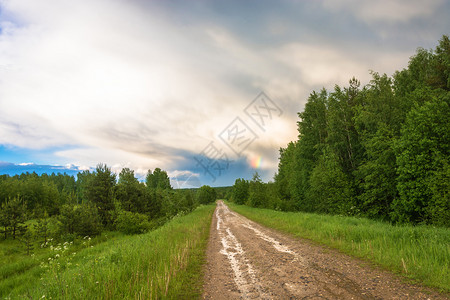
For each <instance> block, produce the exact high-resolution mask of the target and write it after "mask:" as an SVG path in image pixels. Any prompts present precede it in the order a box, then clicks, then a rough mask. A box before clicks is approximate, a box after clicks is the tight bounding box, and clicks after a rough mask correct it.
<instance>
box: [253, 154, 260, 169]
mask: <svg viewBox="0 0 450 300" xmlns="http://www.w3.org/2000/svg"><path fill="white" fill-rule="evenodd" d="M261 164H262V157H261V156H260V155H258V156H255V157H253V158H252V159H251V160H250V166H251V167H252V168H254V169H259V168H260V167H261Z"/></svg>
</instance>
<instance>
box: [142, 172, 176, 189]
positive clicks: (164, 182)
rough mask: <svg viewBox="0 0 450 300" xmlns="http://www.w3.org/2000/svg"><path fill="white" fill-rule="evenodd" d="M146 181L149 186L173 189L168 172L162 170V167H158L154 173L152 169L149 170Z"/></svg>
mask: <svg viewBox="0 0 450 300" xmlns="http://www.w3.org/2000/svg"><path fill="white" fill-rule="evenodd" d="M145 183H146V184H147V187H149V188H154V189H156V188H160V189H163V190H166V189H172V186H171V185H170V178H169V176H168V175H167V172H166V171H163V170H161V169H160V168H156V169H155V170H154V171H153V173H152V171H151V170H148V172H147V176H146V177H145Z"/></svg>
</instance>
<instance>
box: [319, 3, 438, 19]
mask: <svg viewBox="0 0 450 300" xmlns="http://www.w3.org/2000/svg"><path fill="white" fill-rule="evenodd" d="M443 3H444V0H431V1H426V2H424V1H421V0H413V1H411V0H382V1H359V0H341V1H333V0H324V1H323V5H324V7H326V8H328V9H331V10H334V11H345V10H347V11H351V12H353V15H354V16H355V17H357V18H358V19H360V20H362V21H364V22H367V23H381V22H391V23H404V22H409V21H411V20H412V19H415V18H426V17H430V16H432V15H433V13H435V12H436V10H437V9H439V7H440V6H441V5H442V4H443Z"/></svg>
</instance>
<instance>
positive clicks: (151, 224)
mask: <svg viewBox="0 0 450 300" xmlns="http://www.w3.org/2000/svg"><path fill="white" fill-rule="evenodd" d="M215 199H216V190H215V189H213V188H211V187H209V186H202V187H201V188H199V189H197V190H189V189H185V190H181V189H180V190H174V189H172V187H171V185H170V179H169V177H168V175H167V172H166V171H164V170H161V169H160V168H156V169H155V170H154V171H153V172H152V171H151V170H149V171H148V173H147V176H146V178H145V183H144V182H140V181H139V180H138V179H137V178H136V177H135V174H134V171H133V170H130V169H128V168H124V169H122V171H121V172H120V174H119V175H118V178H117V176H116V174H115V173H114V172H112V171H111V169H110V168H109V167H108V166H107V165H105V164H99V165H98V166H97V168H96V169H95V171H93V172H90V171H83V172H80V173H78V175H77V178H75V177H74V176H69V175H67V174H60V173H58V174H51V175H48V174H45V173H44V174H42V175H38V174H36V173H25V174H21V175H15V176H9V175H1V176H0V206H1V210H0V234H1V236H2V237H3V239H5V240H6V239H18V240H20V241H23V242H24V244H25V246H26V248H27V247H28V248H30V247H32V245H33V243H35V242H37V241H39V242H40V243H41V246H42V245H44V246H45V245H46V243H47V241H48V240H49V239H57V240H65V241H72V240H74V239H75V238H77V237H93V236H96V235H99V234H100V233H101V232H102V231H104V230H107V231H114V230H117V231H121V232H123V233H125V234H136V233H144V232H147V231H149V230H151V229H154V228H156V227H159V226H161V225H162V224H164V223H165V222H167V221H168V220H170V219H171V218H172V217H174V216H176V215H182V214H186V213H188V212H191V211H192V210H194V209H195V208H196V207H197V206H198V205H200V204H208V203H211V202H213V201H214V200H215Z"/></svg>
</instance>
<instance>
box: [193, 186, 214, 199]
mask: <svg viewBox="0 0 450 300" xmlns="http://www.w3.org/2000/svg"><path fill="white" fill-rule="evenodd" d="M214 201H216V191H215V190H214V189H213V188H212V187H210V186H209V185H203V186H202V187H200V188H199V189H198V191H197V202H198V203H199V204H209V203H212V202H214Z"/></svg>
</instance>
